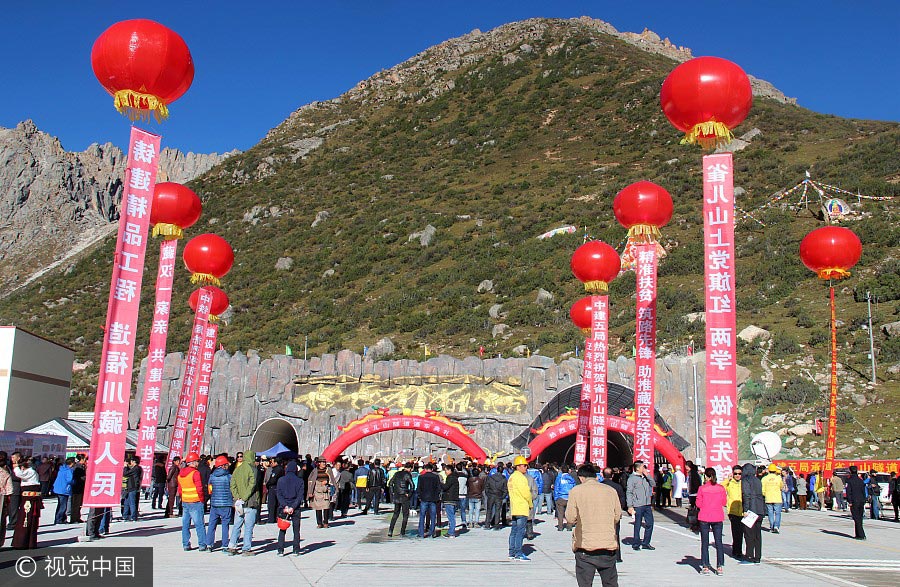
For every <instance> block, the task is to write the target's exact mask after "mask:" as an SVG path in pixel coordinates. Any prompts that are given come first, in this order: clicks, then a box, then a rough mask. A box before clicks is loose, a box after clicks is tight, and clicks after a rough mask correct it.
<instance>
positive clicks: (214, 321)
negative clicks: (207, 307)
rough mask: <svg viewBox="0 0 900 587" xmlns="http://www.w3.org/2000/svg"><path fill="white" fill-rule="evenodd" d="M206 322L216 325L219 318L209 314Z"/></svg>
mask: <svg viewBox="0 0 900 587" xmlns="http://www.w3.org/2000/svg"><path fill="white" fill-rule="evenodd" d="M206 321H207V322H212V323H216V322H218V321H219V317H218V316H216V315H215V314H210V315H209V317H208V318H207V319H206Z"/></svg>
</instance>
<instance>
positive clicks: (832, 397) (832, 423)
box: [824, 287, 838, 479]
mask: <svg viewBox="0 0 900 587" xmlns="http://www.w3.org/2000/svg"><path fill="white" fill-rule="evenodd" d="M829 289H830V294H831V385H830V389H829V394H828V431H827V435H826V436H825V469H824V470H825V478H826V479H831V472H832V471H834V449H835V443H837V387H838V380H837V320H836V319H835V311H834V287H831V288H829Z"/></svg>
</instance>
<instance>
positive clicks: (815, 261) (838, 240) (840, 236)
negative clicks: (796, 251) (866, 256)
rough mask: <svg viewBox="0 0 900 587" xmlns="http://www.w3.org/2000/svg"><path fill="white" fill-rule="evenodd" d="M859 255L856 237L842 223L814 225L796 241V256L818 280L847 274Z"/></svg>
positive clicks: (858, 243) (842, 276)
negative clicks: (801, 239)
mask: <svg viewBox="0 0 900 587" xmlns="http://www.w3.org/2000/svg"><path fill="white" fill-rule="evenodd" d="M861 255H862V243H861V242H859V237H858V236H856V235H855V234H854V233H853V231H852V230H850V229H849V228H844V227H842V226H823V227H822V228H817V229H815V230H814V231H812V232H811V233H809V234H807V235H806V236H805V237H804V238H803V241H802V242H801V243H800V259H801V260H802V261H803V264H804V265H806V266H807V267H808V268H809V269H810V270H812V271H815V272H816V275H818V276H819V278H820V279H843V278H845V277H849V276H850V268H851V267H853V266H854V265H856V263H857V262H859V258H860V256H861Z"/></svg>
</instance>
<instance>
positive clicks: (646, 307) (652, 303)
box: [634, 243, 658, 466]
mask: <svg viewBox="0 0 900 587" xmlns="http://www.w3.org/2000/svg"><path fill="white" fill-rule="evenodd" d="M635 262H636V265H635V273H636V278H637V303H636V305H637V312H636V326H635V331H636V332H635V358H634V377H635V379H634V409H635V433H634V460H642V461H644V462H645V463H648V466H652V463H653V458H654V447H655V440H654V439H655V436H654V435H653V422H654V420H655V416H656V409H655V406H656V277H657V275H656V272H657V262H658V257H657V255H656V243H647V244H641V245H636V246H635Z"/></svg>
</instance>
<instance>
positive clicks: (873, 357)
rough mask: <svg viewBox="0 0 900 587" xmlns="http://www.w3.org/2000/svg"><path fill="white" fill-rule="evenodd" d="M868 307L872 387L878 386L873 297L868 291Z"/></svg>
mask: <svg viewBox="0 0 900 587" xmlns="http://www.w3.org/2000/svg"><path fill="white" fill-rule="evenodd" d="M866 307H867V309H868V312H869V356H870V357H871V358H872V385H877V384H878V381H876V379H875V338H874V335H873V334H872V295H871V294H870V293H869V290H866Z"/></svg>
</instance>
